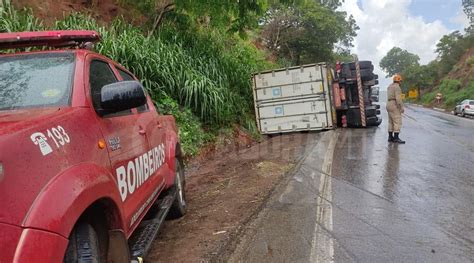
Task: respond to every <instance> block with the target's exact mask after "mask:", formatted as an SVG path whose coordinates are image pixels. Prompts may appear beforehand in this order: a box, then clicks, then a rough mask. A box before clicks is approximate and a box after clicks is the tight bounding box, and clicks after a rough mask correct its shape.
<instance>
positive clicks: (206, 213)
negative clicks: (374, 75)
mask: <svg viewBox="0 0 474 263" xmlns="http://www.w3.org/2000/svg"><path fill="white" fill-rule="evenodd" d="M315 136H317V134H313V133H295V134H290V135H281V136H275V137H272V138H266V139H264V140H263V141H262V142H260V143H253V144H251V142H250V141H249V140H242V139H238V140H237V142H239V143H234V142H230V141H227V143H226V144H225V145H224V146H221V147H218V148H217V149H216V150H214V151H209V152H207V153H206V154H205V155H203V156H200V157H199V158H196V159H194V160H192V161H191V162H190V164H189V167H188V168H187V175H186V176H187V185H186V194H187V200H188V207H189V208H188V214H187V215H186V216H185V217H183V218H181V219H177V220H171V221H166V222H165V224H164V226H163V228H162V230H161V233H160V235H159V236H158V238H157V240H156V241H155V243H154V244H153V248H152V250H151V252H150V254H149V256H148V258H147V260H146V261H148V262H203V261H204V262H206V261H215V260H216V259H217V258H219V259H222V258H223V253H224V254H226V253H229V251H231V250H232V248H231V247H229V246H232V243H235V242H232V241H235V239H237V238H238V237H239V233H240V231H241V230H242V228H243V226H245V224H246V223H248V222H250V221H251V219H252V218H253V217H254V216H255V215H256V213H257V212H258V211H259V210H260V209H261V207H262V205H263V204H264V202H265V200H266V199H267V198H268V197H269V196H270V194H271V192H272V190H273V189H274V188H275V186H276V185H277V184H278V183H279V182H280V181H281V180H282V179H283V178H284V176H285V175H286V174H288V173H289V171H291V169H292V168H293V167H294V166H295V164H296V163H297V162H298V160H299V159H300V158H301V157H302V156H303V153H304V150H305V148H306V146H309V145H311V144H312V142H313V141H314V138H315ZM224 258H225V256H224Z"/></svg>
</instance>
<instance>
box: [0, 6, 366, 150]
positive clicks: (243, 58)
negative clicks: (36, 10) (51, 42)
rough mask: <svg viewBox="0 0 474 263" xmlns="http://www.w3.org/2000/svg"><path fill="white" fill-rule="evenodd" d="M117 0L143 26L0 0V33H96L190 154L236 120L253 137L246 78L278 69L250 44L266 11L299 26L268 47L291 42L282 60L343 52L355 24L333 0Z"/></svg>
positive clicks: (99, 47)
mask: <svg viewBox="0 0 474 263" xmlns="http://www.w3.org/2000/svg"><path fill="white" fill-rule="evenodd" d="M119 2H120V3H121V4H123V5H125V6H128V7H131V8H132V9H133V10H134V11H133V12H138V13H140V15H141V16H142V17H144V18H145V20H146V21H145V22H144V23H143V25H141V26H134V25H132V24H130V23H128V21H125V20H124V19H123V18H118V19H116V20H114V21H113V22H112V23H110V24H107V25H104V24H103V23H101V21H96V20H95V19H93V18H92V17H91V16H89V15H86V14H83V13H73V14H70V15H68V16H67V17H64V18H62V19H60V20H58V21H56V23H55V24H54V25H45V24H44V23H43V22H42V21H40V20H39V19H37V18H35V17H34V15H33V14H32V11H31V10H28V9H24V10H15V9H14V8H13V7H12V6H11V5H10V1H8V0H2V7H0V32H16V31H35V30H47V29H89V30H96V31H98V32H99V34H100V35H101V36H102V40H101V42H100V43H98V44H97V45H96V46H95V50H96V51H97V52H99V53H101V54H103V55H105V56H107V57H110V58H112V59H114V60H116V61H118V62H119V63H121V64H122V65H124V66H125V67H127V68H128V69H130V71H132V72H133V73H134V74H135V75H136V76H137V77H138V78H139V79H140V80H141V81H142V83H143V84H144V86H145V87H146V88H147V90H148V91H149V93H150V94H151V96H152V98H153V100H154V102H155V103H156V105H157V106H158V108H159V109H160V110H161V112H163V113H166V114H172V115H174V116H175V118H176V120H177V123H178V127H179V129H180V136H181V140H182V142H183V148H184V151H185V153H186V154H187V155H195V154H197V153H198V151H199V149H200V148H201V147H202V146H203V144H205V143H208V142H210V141H212V140H213V139H214V138H215V136H216V135H217V134H218V133H219V131H220V130H227V131H228V130H229V127H234V125H235V124H237V125H239V126H240V127H242V128H243V129H245V130H247V131H248V132H249V133H250V134H252V135H253V136H255V137H258V131H257V128H256V124H255V117H254V112H253V111H254V107H253V95H252V88H251V79H250V76H251V74H252V73H254V72H258V71H261V70H263V69H271V68H276V67H279V65H277V64H276V63H274V62H270V61H269V60H268V59H267V58H268V57H270V56H271V55H270V54H269V53H267V52H266V51H265V50H269V51H270V52H272V53H273V51H272V50H270V49H269V47H268V46H267V47H266V48H267V49H263V50H262V49H258V48H257V47H256V44H258V46H265V43H266V42H265V41H262V39H263V35H264V34H263V33H262V32H263V31H265V28H266V27H267V26H268V25H269V22H268V21H270V20H268V19H269V17H271V16H272V14H273V11H272V10H276V8H278V10H287V11H289V10H293V9H294V8H297V9H298V10H300V11H301V13H300V12H296V13H295V12H293V14H292V15H293V18H292V19H293V21H294V22H297V23H296V24H298V25H299V26H298V27H299V28H300V29H301V30H299V29H298V28H294V29H291V30H289V31H288V32H292V31H296V29H298V31H301V32H302V33H301V35H297V36H295V38H294V40H293V39H292V38H290V37H293V35H287V38H286V39H284V40H282V41H286V42H279V43H277V44H275V45H274V46H273V47H274V48H276V49H282V50H283V49H284V48H283V47H285V46H288V45H289V46H290V49H288V51H287V52H286V51H285V52H286V53H282V54H275V53H274V54H273V55H277V59H276V60H278V61H285V63H284V64H285V65H287V64H289V63H293V64H294V63H300V62H301V63H302V62H319V61H323V60H328V59H331V58H333V57H335V56H342V55H345V54H346V53H347V51H342V52H340V53H341V54H342V55H340V54H335V53H334V52H333V50H334V47H335V46H336V44H337V43H339V44H340V45H338V46H341V47H348V46H350V45H351V42H352V38H353V37H354V36H355V30H356V29H357V28H356V25H355V23H354V20H353V19H352V18H347V17H346V14H345V13H343V12H338V11H336V7H337V6H338V5H339V4H340V1H339V0H330V1H321V3H318V2H314V1H303V0H301V1H288V0H281V1H277V0H271V1H270V0H268V1H267V0H241V1H231V0H225V1H217V0H212V1H209V0H180V1H172V0H169V1H156V0H144V1H138V2H137V1H131V0H120V1H119ZM92 7H93V6H92ZM295 10H296V9H295ZM265 19H266V20H265ZM264 21H267V22H264ZM296 24H295V25H296ZM305 43H313V44H314V45H306V44H305ZM279 47H280V48H279ZM290 54H296V57H295V56H294V55H291V56H290ZM272 58H273V57H272ZM296 58H297V59H296ZM288 62H289V63H288Z"/></svg>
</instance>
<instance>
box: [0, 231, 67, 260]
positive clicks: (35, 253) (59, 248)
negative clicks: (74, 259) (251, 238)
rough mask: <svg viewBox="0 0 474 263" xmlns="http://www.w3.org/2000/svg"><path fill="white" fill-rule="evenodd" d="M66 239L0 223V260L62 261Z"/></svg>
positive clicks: (48, 233)
mask: <svg viewBox="0 0 474 263" xmlns="http://www.w3.org/2000/svg"><path fill="white" fill-rule="evenodd" d="M67 245H68V239H67V238H64V237H62V236H60V235H57V234H54V233H50V232H46V231H43V230H37V229H30V228H25V229H24V228H21V227H17V226H12V225H8V224H3V223H0V248H1V249H0V262H38V261H41V262H62V261H63V258H64V252H65V251H66V248H67Z"/></svg>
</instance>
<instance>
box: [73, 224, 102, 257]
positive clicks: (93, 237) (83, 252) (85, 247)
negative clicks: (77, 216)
mask: <svg viewBox="0 0 474 263" xmlns="http://www.w3.org/2000/svg"><path fill="white" fill-rule="evenodd" d="M64 262H65V263H99V262H102V261H101V258H100V251H99V239H98V237H97V233H96V231H95V230H94V228H93V227H92V226H91V225H89V224H87V223H78V224H77V225H76V226H75V227H74V229H73V230H72V233H71V235H70V236H69V244H68V246H67V249H66V255H65V256H64Z"/></svg>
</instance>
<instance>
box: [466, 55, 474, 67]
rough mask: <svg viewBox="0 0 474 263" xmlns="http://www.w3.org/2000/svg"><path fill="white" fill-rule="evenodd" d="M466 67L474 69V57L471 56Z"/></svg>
mask: <svg viewBox="0 0 474 263" xmlns="http://www.w3.org/2000/svg"><path fill="white" fill-rule="evenodd" d="M466 65H468V66H469V67H472V66H473V65H474V56H470V57H468V58H467V59H466Z"/></svg>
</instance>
